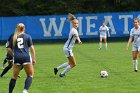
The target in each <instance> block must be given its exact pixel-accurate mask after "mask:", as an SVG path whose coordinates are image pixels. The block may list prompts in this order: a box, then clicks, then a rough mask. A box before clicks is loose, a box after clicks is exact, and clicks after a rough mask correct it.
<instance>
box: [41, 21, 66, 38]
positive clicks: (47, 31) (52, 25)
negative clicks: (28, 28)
mask: <svg viewBox="0 0 140 93" xmlns="http://www.w3.org/2000/svg"><path fill="white" fill-rule="evenodd" d="M49 20H50V24H49V26H48V29H47V27H46V24H45V18H40V21H41V24H42V27H43V31H44V36H51V31H52V28H54V31H55V34H54V36H62V33H61V32H62V28H63V26H64V22H65V20H66V18H60V21H61V22H60V26H59V28H58V27H57V24H56V18H50V19H49Z"/></svg>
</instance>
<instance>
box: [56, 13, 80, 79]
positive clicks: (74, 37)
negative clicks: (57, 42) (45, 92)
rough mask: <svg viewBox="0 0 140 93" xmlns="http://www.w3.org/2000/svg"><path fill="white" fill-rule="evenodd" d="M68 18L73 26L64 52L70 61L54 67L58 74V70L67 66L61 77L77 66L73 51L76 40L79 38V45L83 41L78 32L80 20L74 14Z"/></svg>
mask: <svg viewBox="0 0 140 93" xmlns="http://www.w3.org/2000/svg"><path fill="white" fill-rule="evenodd" d="M68 19H69V21H70V22H71V23H72V28H71V30H70V33H69V37H68V40H67V41H66V43H65V45H64V47H63V50H64V54H65V56H66V57H67V58H68V62H65V63H63V64H62V65H60V66H58V67H56V68H54V74H55V75H56V74H57V72H58V70H60V69H62V68H65V69H64V71H63V72H61V73H60V75H59V76H60V77H64V76H65V74H66V73H67V72H68V71H70V70H71V69H72V68H73V67H75V66H76V60H75V57H74V55H73V52H72V49H73V47H74V44H75V41H76V40H77V41H78V44H79V45H80V44H82V42H81V40H80V38H79V35H78V32H77V28H78V20H77V19H76V17H75V16H74V15H72V14H69V15H68Z"/></svg>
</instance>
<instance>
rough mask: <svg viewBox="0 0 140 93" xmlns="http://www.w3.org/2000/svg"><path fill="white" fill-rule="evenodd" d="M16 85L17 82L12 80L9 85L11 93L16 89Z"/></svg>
mask: <svg viewBox="0 0 140 93" xmlns="http://www.w3.org/2000/svg"><path fill="white" fill-rule="evenodd" d="M15 85H16V80H15V79H11V80H10V83H9V93H12V92H13V89H14V87H15Z"/></svg>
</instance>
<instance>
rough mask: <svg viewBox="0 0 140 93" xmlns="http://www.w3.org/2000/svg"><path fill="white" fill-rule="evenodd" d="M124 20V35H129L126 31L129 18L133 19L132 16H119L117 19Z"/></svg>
mask: <svg viewBox="0 0 140 93" xmlns="http://www.w3.org/2000/svg"><path fill="white" fill-rule="evenodd" d="M122 18H124V32H123V33H124V34H129V31H128V19H129V18H131V19H132V18H133V16H132V15H119V19H122Z"/></svg>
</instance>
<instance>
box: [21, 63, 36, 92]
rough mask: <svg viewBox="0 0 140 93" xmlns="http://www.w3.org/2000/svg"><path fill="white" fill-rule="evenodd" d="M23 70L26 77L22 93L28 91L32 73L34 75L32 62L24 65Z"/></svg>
mask: <svg viewBox="0 0 140 93" xmlns="http://www.w3.org/2000/svg"><path fill="white" fill-rule="evenodd" d="M24 70H25V72H26V75H27V77H26V80H25V85H24V90H23V93H28V92H27V91H28V89H29V88H30V86H31V84H32V79H33V75H34V68H33V65H32V64H26V65H24Z"/></svg>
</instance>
